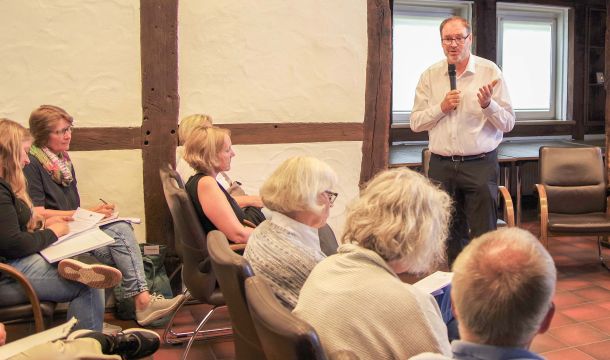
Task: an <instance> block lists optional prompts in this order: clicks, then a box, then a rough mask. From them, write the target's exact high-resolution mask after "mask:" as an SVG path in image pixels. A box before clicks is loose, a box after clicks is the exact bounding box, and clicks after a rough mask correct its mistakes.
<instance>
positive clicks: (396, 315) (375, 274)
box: [294, 169, 451, 359]
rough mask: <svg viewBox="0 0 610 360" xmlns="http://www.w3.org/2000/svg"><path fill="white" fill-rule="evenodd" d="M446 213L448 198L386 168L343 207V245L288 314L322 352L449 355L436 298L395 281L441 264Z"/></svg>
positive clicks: (367, 356)
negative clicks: (311, 332)
mask: <svg viewBox="0 0 610 360" xmlns="http://www.w3.org/2000/svg"><path fill="white" fill-rule="evenodd" d="M450 214H451V198H450V197H449V195H447V194H446V193H445V192H444V191H442V190H440V189H438V188H437V187H435V186H434V185H432V183H430V182H429V180H428V179H426V178H425V177H423V176H422V175H420V174H418V173H416V172H414V171H411V170H407V169H397V170H389V171H385V172H382V173H380V174H379V175H378V176H376V177H375V178H374V179H373V180H372V181H371V182H370V183H369V184H368V185H367V186H366V188H365V189H364V190H363V191H362V193H361V196H360V198H359V199H357V200H355V201H354V203H353V204H352V205H351V206H350V207H349V209H348V213H347V218H346V224H345V230H344V234H343V238H342V242H343V245H341V246H340V247H339V249H338V253H337V255H334V256H331V257H328V258H326V259H325V260H323V261H322V262H320V263H319V264H318V265H317V266H316V267H315V268H314V269H313V271H312V272H311V274H310V275H309V277H308V279H307V281H306V282H305V284H304V286H303V288H302V289H301V292H300V295H299V300H298V303H297V306H296V308H295V309H294V313H295V315H297V316H298V317H300V318H302V319H304V320H305V321H307V322H309V323H310V324H311V325H312V326H313V327H314V328H315V329H316V331H317V332H318V335H319V336H320V340H321V343H322V346H323V347H324V349H325V350H326V353H328V354H331V353H333V352H335V351H338V350H341V349H350V350H352V351H353V352H355V353H356V355H358V356H359V357H360V358H363V359H407V358H409V357H411V356H414V355H416V354H419V353H421V352H426V351H434V352H438V353H443V354H446V355H449V354H451V349H450V347H449V339H448V336H447V327H446V326H445V324H444V323H443V319H442V316H441V313H440V310H439V308H438V305H437V304H436V301H435V299H434V298H433V297H432V296H431V295H430V294H427V293H424V292H422V291H421V290H418V289H417V288H415V287H414V286H412V285H409V284H406V283H403V282H402V281H401V280H400V279H399V278H398V276H397V274H399V273H403V272H408V273H413V274H423V273H427V272H429V271H431V270H433V269H435V266H436V265H437V264H441V263H442V262H443V260H444V252H445V241H446V238H447V233H448V227H447V226H448V224H449V220H450ZM337 324H340V326H338V325H337ZM430 349H433V350H430Z"/></svg>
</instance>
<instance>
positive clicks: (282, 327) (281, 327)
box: [246, 276, 327, 360]
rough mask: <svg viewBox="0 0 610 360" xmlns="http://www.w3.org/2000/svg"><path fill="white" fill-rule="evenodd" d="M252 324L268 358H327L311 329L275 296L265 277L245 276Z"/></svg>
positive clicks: (294, 359)
mask: <svg viewBox="0 0 610 360" xmlns="http://www.w3.org/2000/svg"><path fill="white" fill-rule="evenodd" d="M246 297H247V299H248V307H249V308H250V314H251V315H252V320H253V321H254V327H255V328H256V332H257V333H258V337H259V339H260V341H261V345H262V346H263V350H264V351H265V355H266V357H267V359H269V360H305V359H312V360H326V359H327V357H326V354H325V353H324V350H323V349H322V345H321V344H320V339H319V338H318V334H317V333H316V331H315V330H314V328H313V327H312V326H311V325H309V324H308V323H306V322H305V321H303V320H301V319H299V318H297V317H296V316H294V315H293V314H292V313H291V312H290V311H288V310H287V309H286V308H285V307H284V306H283V305H282V304H281V303H280V302H279V300H278V299H277V298H276V297H275V295H274V294H273V291H272V290H271V288H270V287H269V285H268V284H267V283H266V282H265V279H263V278H261V277H257V276H252V277H250V278H248V279H246Z"/></svg>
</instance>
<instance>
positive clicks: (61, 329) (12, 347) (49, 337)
mask: <svg viewBox="0 0 610 360" xmlns="http://www.w3.org/2000/svg"><path fill="white" fill-rule="evenodd" d="M74 324H76V318H74V317H73V318H72V319H70V320H69V321H68V322H66V323H65V324H62V325H59V326H56V327H54V328H52V329H48V330H45V331H43V332H40V333H38V334H34V335H30V336H28V337H25V338H22V339H19V340H15V341H13V342H10V343H8V344H6V345H4V346H0V359H8V358H10V357H12V356H15V355H17V354H19V353H22V352H24V351H26V350H28V349H31V348H33V347H34V346H37V345H40V344H44V343H47V342H51V341H55V340H57V339H63V338H65V337H66V336H68V334H69V333H70V330H71V329H72V327H73V326H74Z"/></svg>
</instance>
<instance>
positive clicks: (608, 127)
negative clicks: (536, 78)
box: [604, 0, 610, 179]
mask: <svg viewBox="0 0 610 360" xmlns="http://www.w3.org/2000/svg"><path fill="white" fill-rule="evenodd" d="M604 58H605V59H604V79H606V81H604V88H605V89H606V105H605V109H604V110H605V111H604V125H605V129H604V132H605V134H606V172H607V175H608V177H606V178H607V179H610V165H608V164H610V157H608V156H609V155H610V149H609V148H608V144H610V142H609V140H610V91H609V90H610V89H609V86H608V79H609V78H608V76H610V73H609V72H608V69H610V0H606V34H605V39H604Z"/></svg>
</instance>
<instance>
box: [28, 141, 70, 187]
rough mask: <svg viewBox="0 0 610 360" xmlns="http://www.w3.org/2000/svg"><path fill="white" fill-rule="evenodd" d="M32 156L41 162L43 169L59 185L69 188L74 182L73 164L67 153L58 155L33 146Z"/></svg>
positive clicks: (46, 149)
mask: <svg viewBox="0 0 610 360" xmlns="http://www.w3.org/2000/svg"><path fill="white" fill-rule="evenodd" d="M30 154H31V155H32V156H34V157H35V158H36V159H38V161H40V163H41V164H42V167H43V168H44V169H45V170H46V171H47V172H48V173H49V175H51V178H52V179H53V181H55V182H56V183H57V184H59V185H61V186H69V185H70V184H71V183H72V181H73V180H74V179H73V178H72V162H71V161H70V156H68V153H67V152H66V151H63V152H60V153H59V154H57V155H56V154H54V153H53V152H52V151H51V150H49V148H47V147H43V148H39V147H38V146H36V145H32V147H31V148H30Z"/></svg>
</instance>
